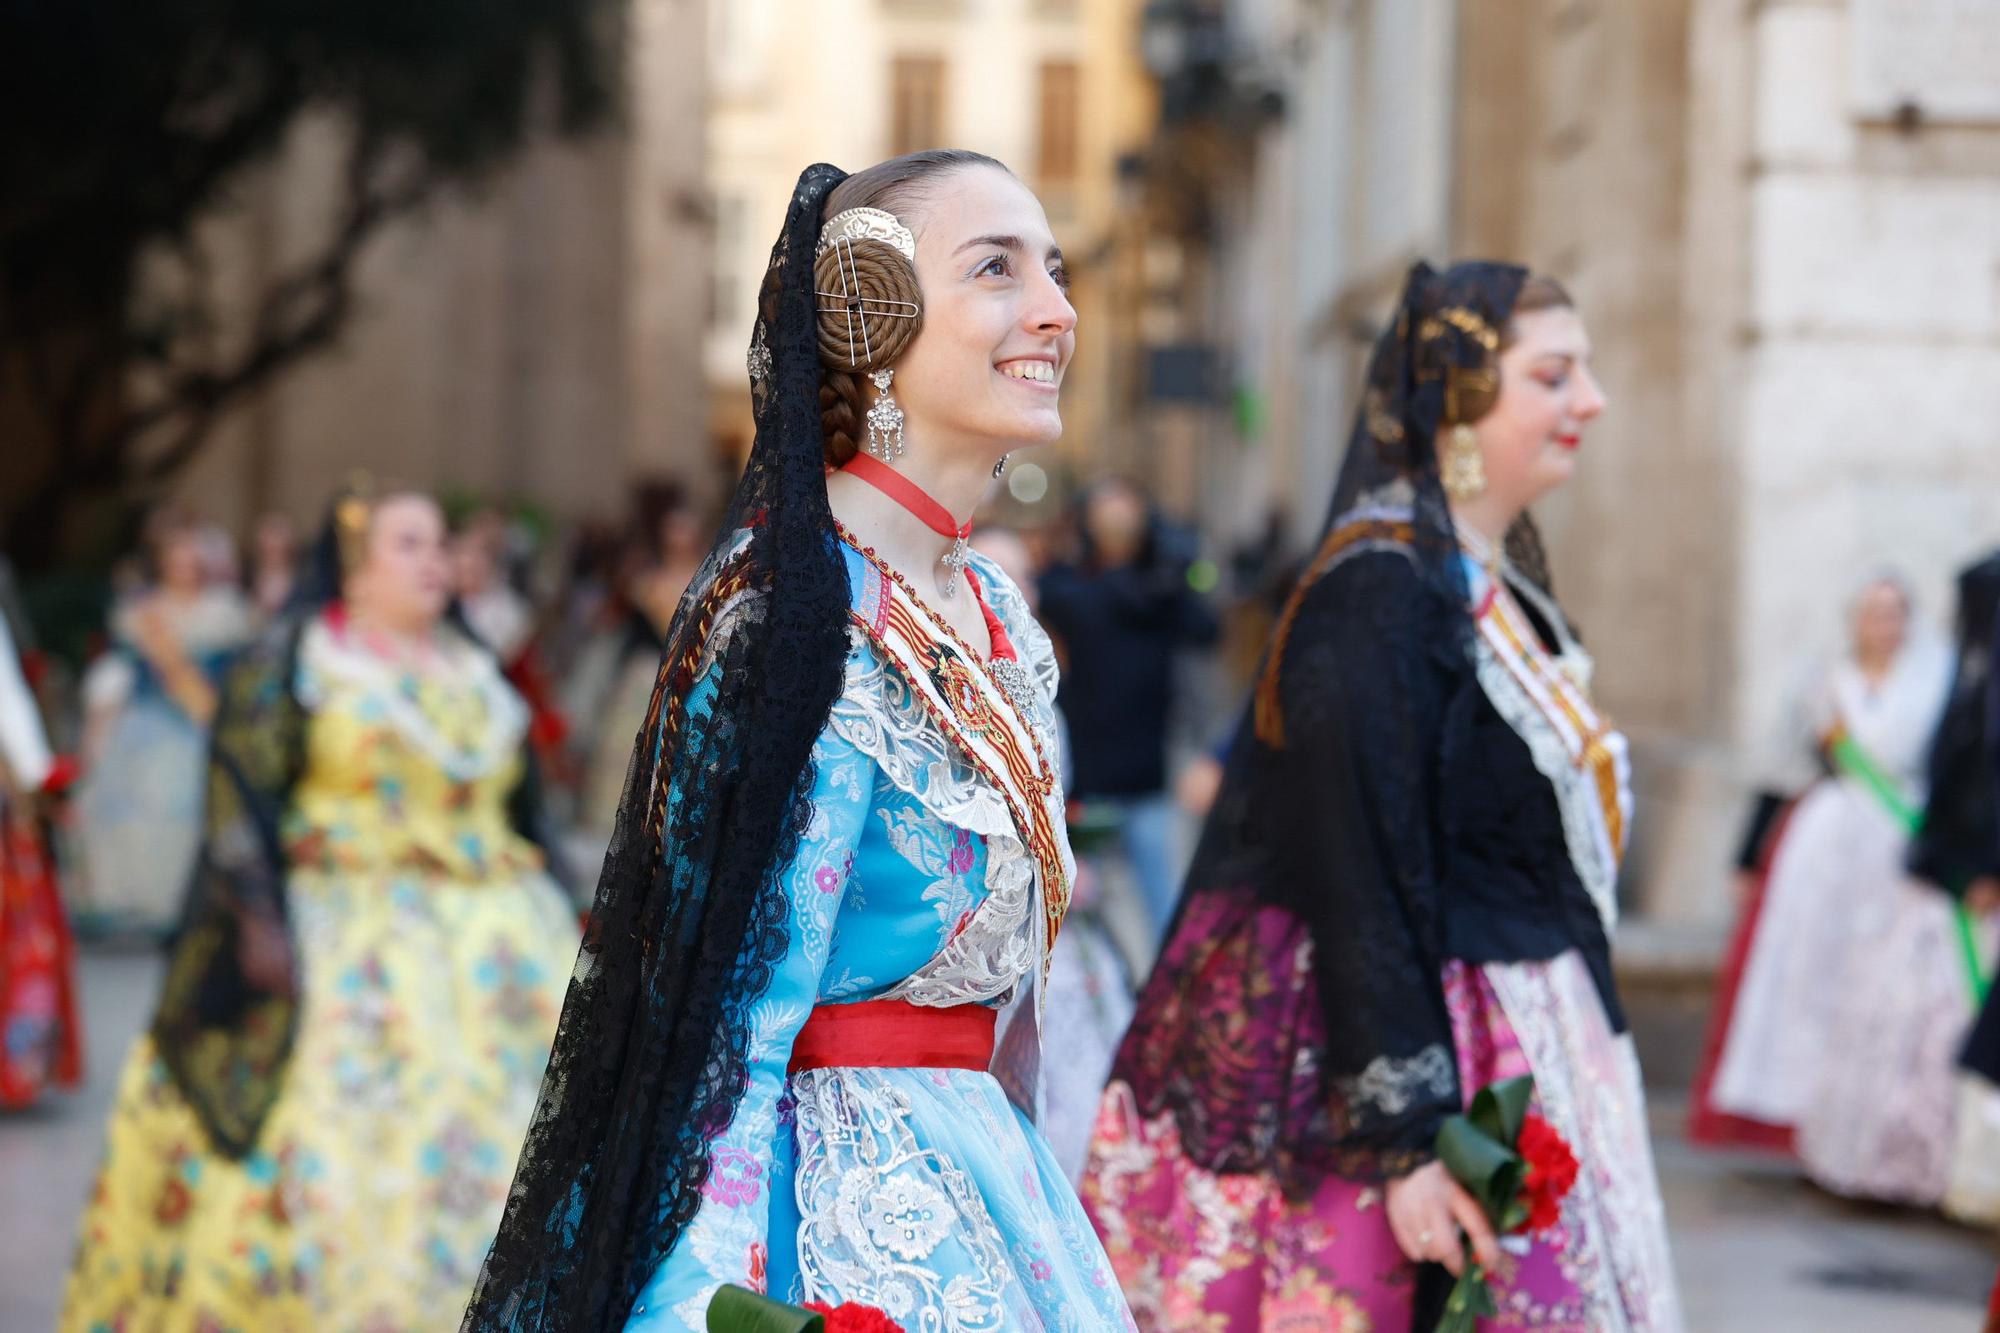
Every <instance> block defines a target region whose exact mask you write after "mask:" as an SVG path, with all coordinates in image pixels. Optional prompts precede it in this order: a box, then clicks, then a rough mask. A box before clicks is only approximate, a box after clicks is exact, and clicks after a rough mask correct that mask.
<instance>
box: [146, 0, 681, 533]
mask: <svg viewBox="0 0 2000 1333" xmlns="http://www.w3.org/2000/svg"><path fill="white" fill-rule="evenodd" d="M706 13H707V10H706V4H705V0H632V4H631V6H630V8H629V10H628V11H627V14H626V17H625V22H626V41H625V49H626V51H627V60H628V67H627V70H626V80H627V87H626V95H625V105H624V108H623V112H622V120H621V124H620V125H619V127H618V128H617V129H616V130H615V131H612V132H609V133H606V134H604V135H601V136H599V137H598V138H596V139H595V140H593V141H590V142H586V143H582V144H578V145H550V144H548V143H543V144H540V145H537V146H532V147H530V148H529V149H528V150H526V151H525V152H524V153H523V154H522V155H521V156H520V158H519V159H517V160H516V161H515V162H514V163H512V164H511V165H510V166H509V167H508V168H507V169H506V170H504V171H503V172H501V173H500V174H499V175H497V176H496V177H495V178H493V179H491V180H489V181H487V182H485V183H483V184H482V185H481V186H479V187H478V188H476V189H474V190H470V191H467V192H464V193H461V194H459V195H457V196H455V197H451V198H448V199H444V200H441V201H439V202H437V203H435V204H434V205H433V206H431V207H430V208H428V209H427V210H426V211H425V212H423V213H422V214H420V215H418V216H416V217H413V218H410V219H407V220H404V221H401V222H398V223H396V224H394V225H392V226H390V227H388V228H387V229H385V231H384V233H383V234H382V235H380V236H379V237H377V238H376V239H375V240H374V241H373V242H372V243H371V247H370V249H369V251H368V253H367V255H366V257H365V259H364V261H363V265H362V270H361V276H360V280H359V282H358V284H357V291H356V300H355V309H354V311H353V314H352V317H351V319H350V322H349V324H348V326H347V328H346V330H345V332H344V334H343V336H342V338H341V340H340V342H339V343H338V345H337V346H335V347H334V348H333V349H332V350H330V351H329V352H327V353H325V354H323V355H321V356H318V357H316V358H314V359H312V360H310V361H308V362H306V363H304V364H302V365H301V366H300V367H299V368H298V369H297V370H296V371H295V372H293V373H290V374H288V375H286V376H285V377H284V378H283V379H281V380H280V381H278V382H277V383H276V384H274V386H273V387H272V388H271V389H270V390H269V391H267V392H266V393H264V394H263V395H262V396H261V398H260V400H259V401H257V402H256V403H254V404H252V405H251V406H249V407H248V408H246V409H245V410H243V411H241V412H238V413H237V414H235V415H234V416H233V417H232V418H231V419H230V420H229V421H228V423H227V424H226V425H225V426H224V427H223V429H222V430H221V431H220V433H219V437H218V438H217V439H215V440H214V441H213V442H212V443H211V444H210V446H209V447H208V448H207V449H206V450H205V451H204V452H203V453H202V454H201V455H200V456H199V458H198V459H197V461H196V462H195V464H194V465H193V466H192V467H191V468H190V469H189V471H188V472H187V473H186V474H185V476H184V477H183V479H182V481H181V483H180V486H179V492H180V494H181V495H182V496H183V497H184V498H185V499H186V500H188V501H189V502H190V503H191V504H193V505H195V506H196V507H198V508H199V510H200V511H201V512H203V513H204V514H206V515H208V516H210V517H213V518H215V519H217V520H218V521H221V522H223V523H225V524H226V525H228V526H230V527H232V528H234V529H235V530H237V531H239V532H242V531H247V529H248V527H249V525H250V523H251V521H252V520H253V518H254V516H255V515H257V514H258V513H261V512H264V511H266V510H273V509H276V510H283V511H287V512H289V513H291V514H293V515H294V516H295V517H297V518H299V519H301V520H312V519H316V518H317V516H318V513H319V511H320V508H321V506H322V505H323V504H324V503H325V500H326V497H327V495H328V494H329V493H330V491H331V490H332V489H333V487H335V486H336V485H338V484H339V483H340V482H342V481H343V480H344V479H345V478H346V477H347V476H348V475H349V474H350V473H351V472H352V471H353V470H355V469H366V470H368V471H370V472H373V473H375V474H377V475H379V476H383V477H389V478H395V479H397V480H399V481H405V482H409V483H413V484H418V485H427V486H438V487H448V488H452V489H457V490H463V491H467V492H470V493H473V494H475V495H479V496H482V497H488V498H492V499H495V500H515V499H520V500H531V501H533V502H535V503H536V504H538V505H540V506H542V507H544V508H545V509H547V510H548V511H550V512H552V513H554V514H556V515H558V516H564V517H578V516H584V515H615V514H619V513H621V512H622V511H623V506H624V505H625V503H626V495H627V491H628V488H629V486H630V484H631V482H632V481H633V480H634V479H635V478H638V477H643V476H651V475H660V474H676V473H683V472H686V471H688V470H689V469H690V468H694V467H698V466H699V465H700V463H701V461H702V460H703V459H704V458H705V457H706V456H707V454H708V452H709V450H708V447H707V442H706V438H705V436H706V426H707V422H706V412H705V402H704V395H703V383H702V374H701V362H700V349H701V336H702V331H703V330H702V324H701V321H700V320H699V318H698V317H696V316H694V315H693V314H692V313H691V312H698V311H699V310H700V308H701V304H702V300H703V287H704V279H705V275H706V272H707V268H708V248H709V227H708V219H707V202H706V195H705V193H704V176H705V162H704V154H705V151H706V145H705V143H704V140H703V138H702V135H701V133H700V126H701V123H702V116H703V113H704V106H705V100H706V95H705V91H704V89H705V69H704V67H703V61H702V49H703V48H702V32H703V28H704V25H705V22H706ZM338 133H339V131H338V129H337V127H334V126H330V125H326V124H323V123H321V124H311V123H309V124H307V125H305V126H303V127H302V128H301V129H300V131H299V132H298V133H297V135H296V136H295V137H294V140H293V142H292V144H291V145H290V147H289V148H288V150H287V151H286V152H285V153H284V154H283V155H282V156H281V158H280V160H279V161H278V162H277V163H276V165H275V166H274V167H273V168H271V169H270V170H269V171H268V172H267V173H266V174H265V175H264V176H263V177H262V178H261V179H260V180H258V181H256V182H254V183H253V184H252V185H251V186H250V187H249V188H248V189H247V190H245V191H244V193H243V195H242V197H241V200H240V203H239V205H238V206H237V207H236V208H235V209H233V210H232V211H230V212H228V213H226V214H225V215H223V216H221V217H218V218H217V219H215V221H214V222H213V223H212V224H211V227H210V229H211V232H212V233H213V235H214V237H215V244H214V245H212V246H211V249H212V251H213V252H214V253H215V254H217V255H218V257H219V263H218V268H217V280H218V281H219V282H221V283H224V284H228V283H231V282H235V283H238V284H241V285H242V286H243V287H245V288H250V287H252V286H253V285H261V283H262V281H263V280H264V278H265V276H266V275H267V274H270V273H274V272H281V271H285V269H286V268H287V267H288V264H287V261H288V260H289V259H292V258H293V257H295V256H296V255H297V254H298V253H300V252H301V251H304V250H306V249H307V247H309V245H310V243H311V241H312V238H313V236H314V232H313V229H314V228H316V227H319V226H323V225H324V224H325V219H326V216H327V214H328V208H327V191H328V184H329V181H330V179H331V173H332V172H333V171H334V170H335V169H336V164H337V163H338V161H339V152H338V142H337V138H338Z"/></svg>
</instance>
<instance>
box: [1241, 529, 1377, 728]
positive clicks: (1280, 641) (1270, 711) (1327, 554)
mask: <svg viewBox="0 0 2000 1333" xmlns="http://www.w3.org/2000/svg"><path fill="white" fill-rule="evenodd" d="M1415 538H1416V528H1415V526H1414V525H1412V524H1411V523H1410V521H1409V520H1408V519H1386V518H1364V519H1357V520H1355V521H1354V522H1352V523H1346V524H1343V525H1342V526H1340V527H1338V528H1335V529H1334V530H1333V531H1332V532H1330V533H1328V534H1327V538H1326V540H1325V541H1324V542H1322V543H1321V544H1320V548H1319V553H1318V554H1317V555H1315V556H1314V557H1313V561H1312V564H1311V565H1310V566H1308V567H1307V569H1306V572H1305V573H1304V574H1302V575H1300V576H1299V581H1298V583H1296V584H1295V585H1293V587H1292V595H1291V596H1290V597H1288V598H1286V599H1285V610H1284V614H1282V615H1281V616H1279V617H1278V628H1277V631H1276V632H1275V633H1274V634H1272V636H1271V649H1270V652H1269V653H1268V654H1267V655H1266V656H1265V658H1264V672H1263V675H1262V677H1261V678H1259V680H1258V682H1257V696H1256V725H1257V739H1258V740H1260V741H1262V742H1264V744H1266V745H1268V746H1269V747H1271V748H1272V749H1273V750H1282V749H1284V748H1285V706H1284V702H1283V700H1282V699H1281V698H1280V696H1279V673H1280V671H1281V669H1282V668H1283V666H1284V660H1285V648H1286V645H1287V644H1289V643H1290V642H1291V637H1292V626H1293V624H1294V623H1296V622H1297V620H1298V618H1299V608H1300V607H1301V606H1302V605H1303V604H1304V602H1305V597H1306V593H1308V592H1309V591H1311V589H1312V586H1313V584H1315V583H1317V582H1319V581H1320V580H1321V579H1322V578H1324V577H1326V575H1327V574H1328V573H1329V572H1330V571H1331V570H1332V569H1333V567H1334V566H1335V565H1337V564H1339V563H1340V560H1341V557H1343V556H1345V555H1347V554H1348V553H1349V552H1350V551H1352V550H1353V549H1354V548H1355V547H1356V546H1359V545H1361V544H1362V543H1364V542H1387V543H1394V544H1396V545H1399V546H1408V545H1409V544H1410V543H1411V542H1412V541H1414V540H1415Z"/></svg>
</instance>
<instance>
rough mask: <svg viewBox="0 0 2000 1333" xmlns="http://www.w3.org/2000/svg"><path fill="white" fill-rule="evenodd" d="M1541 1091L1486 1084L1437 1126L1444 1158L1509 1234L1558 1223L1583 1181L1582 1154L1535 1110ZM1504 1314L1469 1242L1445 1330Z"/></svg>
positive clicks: (1514, 1081)
mask: <svg viewBox="0 0 2000 1333" xmlns="http://www.w3.org/2000/svg"><path fill="white" fill-rule="evenodd" d="M1534 1095H1535V1080H1534V1079H1533V1078H1532V1077H1530V1076H1527V1075H1523V1076H1522V1077H1520V1078H1510V1079H1503V1080H1501V1081H1500V1082H1498V1083H1493V1084H1490V1085H1488V1086H1486V1087H1484V1088H1481V1089H1480V1090H1479V1093H1478V1095H1477V1096H1475V1097H1474V1098H1473V1099H1472V1106H1471V1107H1470V1108H1469V1109H1468V1110H1467V1111H1466V1113H1465V1114H1464V1115H1455V1116H1452V1117H1451V1118H1450V1119H1449V1120H1447V1121H1445V1122H1444V1125H1443V1127H1442V1128H1440V1129H1439V1130H1438V1137H1437V1155H1438V1160H1439V1161H1441V1162H1443V1163H1444V1166H1445V1170H1447V1171H1449V1172H1451V1175H1452V1179H1454V1180H1456V1181H1457V1182H1458V1183H1459V1184H1460V1185H1462V1186H1464V1187H1465V1191H1466V1193H1468V1194H1470V1195H1471V1196H1472V1197H1473V1198H1474V1199H1476V1200H1478V1201H1479V1206H1480V1208H1482V1209H1483V1210H1485V1213H1486V1218H1487V1220H1488V1221H1489V1222H1491V1223H1492V1224H1493V1230H1494V1232H1495V1233H1496V1234H1498V1235H1502V1236H1505V1235H1509V1234H1511V1233H1514V1232H1529V1231H1546V1230H1547V1229H1548V1228H1550V1227H1552V1226H1554V1225H1555V1224H1556V1223H1557V1222H1558V1221H1560V1220H1561V1218H1562V1201H1563V1198H1564V1196H1566V1195H1567V1194H1568V1193H1569V1191H1570V1187H1571V1186H1573V1185H1575V1184H1576V1154H1575V1153H1574V1152H1572V1151H1571V1150H1570V1146H1569V1144H1568V1143H1566V1142H1565V1141H1564V1140H1563V1136H1562V1135H1560V1134H1558V1133H1557V1132H1556V1131H1555V1128H1554V1127H1553V1126H1551V1125H1550V1124H1549V1122H1548V1121H1546V1120H1544V1119H1542V1118H1541V1117H1540V1116H1538V1115H1536V1114H1534V1113H1533V1112H1532V1111H1530V1110H1528V1103H1529V1101H1530V1100H1532V1099H1533V1097H1534ZM1498 1313H1500V1308H1499V1306H1498V1305H1496V1304H1495V1303H1494V1300H1493V1291H1492V1288H1491V1287H1489V1286H1488V1285H1487V1281H1486V1270H1485V1269H1484V1268H1482V1267H1480V1266H1479V1265H1478V1264H1477V1263H1475V1262H1473V1259H1472V1251H1471V1246H1470V1244H1469V1243H1468V1245H1467V1247H1466V1264H1465V1271H1464V1272H1463V1273H1462V1274H1460V1276H1459V1279H1458V1282H1457V1284H1456V1285H1455V1286H1453V1287H1452V1289H1451V1296H1450V1297H1449V1298H1448V1299H1447V1300H1446V1301H1445V1307H1444V1318H1443V1320H1442V1321H1440V1322H1439V1324H1438V1333H1471V1330H1472V1328H1473V1324H1474V1322H1475V1321H1476V1320H1478V1319H1479V1318H1480V1317H1481V1316H1483V1315H1496V1314H1498Z"/></svg>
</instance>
